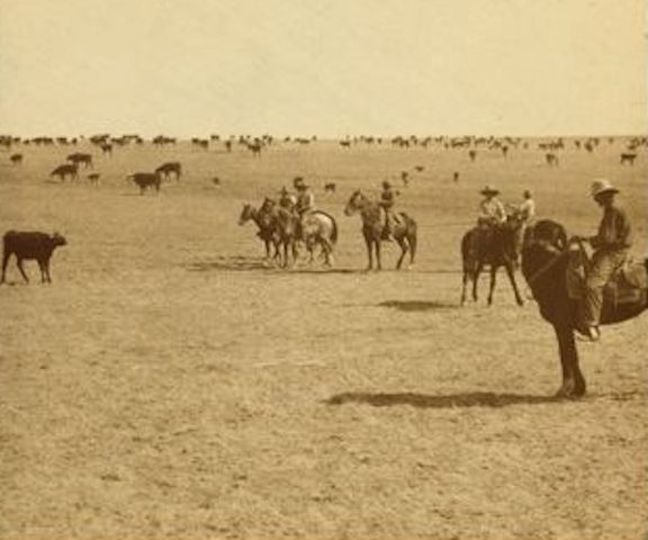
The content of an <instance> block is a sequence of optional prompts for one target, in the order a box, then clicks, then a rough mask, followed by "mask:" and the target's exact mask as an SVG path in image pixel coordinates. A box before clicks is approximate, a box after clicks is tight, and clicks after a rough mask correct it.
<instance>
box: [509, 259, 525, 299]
mask: <svg viewBox="0 0 648 540" xmlns="http://www.w3.org/2000/svg"><path fill="white" fill-rule="evenodd" d="M504 268H506V275H507V276H508V278H509V281H510V282H511V285H512V286H513V292H514V293H515V301H516V302H517V305H518V306H523V305H524V300H523V299H522V296H521V295H520V291H519V290H518V286H517V283H516V282H515V274H514V273H513V264H512V263H506V264H505V265H504Z"/></svg>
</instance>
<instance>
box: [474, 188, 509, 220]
mask: <svg viewBox="0 0 648 540" xmlns="http://www.w3.org/2000/svg"><path fill="white" fill-rule="evenodd" d="M480 193H481V194H482V195H484V197H485V198H484V200H482V201H481V202H480V203H479V218H478V219H477V224H478V225H479V226H482V227H484V226H490V225H497V224H500V223H504V222H505V221H506V210H505V209H504V205H503V204H502V203H501V202H500V200H499V199H498V198H497V195H499V190H498V189H495V188H494V187H493V186H491V185H490V184H489V185H487V186H486V187H484V189H482V190H481V192H480Z"/></svg>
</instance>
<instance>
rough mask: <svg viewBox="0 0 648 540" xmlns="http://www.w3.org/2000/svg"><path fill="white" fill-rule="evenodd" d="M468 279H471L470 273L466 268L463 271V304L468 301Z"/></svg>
mask: <svg viewBox="0 0 648 540" xmlns="http://www.w3.org/2000/svg"><path fill="white" fill-rule="evenodd" d="M468 281H470V274H469V272H467V271H466V270H464V273H463V286H462V287H461V305H462V306H463V305H464V304H465V303H466V289H467V288H468Z"/></svg>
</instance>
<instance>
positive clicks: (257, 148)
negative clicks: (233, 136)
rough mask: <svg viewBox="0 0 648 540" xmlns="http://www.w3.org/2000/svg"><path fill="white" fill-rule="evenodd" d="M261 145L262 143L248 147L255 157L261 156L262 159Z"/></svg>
mask: <svg viewBox="0 0 648 540" xmlns="http://www.w3.org/2000/svg"><path fill="white" fill-rule="evenodd" d="M261 146H262V145H261V143H260V142H254V143H248V144H247V147H248V150H250V151H251V152H252V155H253V156H259V157H261Z"/></svg>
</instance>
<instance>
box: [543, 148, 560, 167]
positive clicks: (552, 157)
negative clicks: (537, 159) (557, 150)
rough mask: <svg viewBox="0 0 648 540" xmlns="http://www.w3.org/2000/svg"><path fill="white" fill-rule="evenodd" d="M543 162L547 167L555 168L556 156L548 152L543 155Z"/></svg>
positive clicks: (556, 164) (556, 163)
mask: <svg viewBox="0 0 648 540" xmlns="http://www.w3.org/2000/svg"><path fill="white" fill-rule="evenodd" d="M545 161H546V162H547V165H550V166H553V167H557V166H558V156H557V155H556V154H552V153H551V152H548V153H547V154H545Z"/></svg>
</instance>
